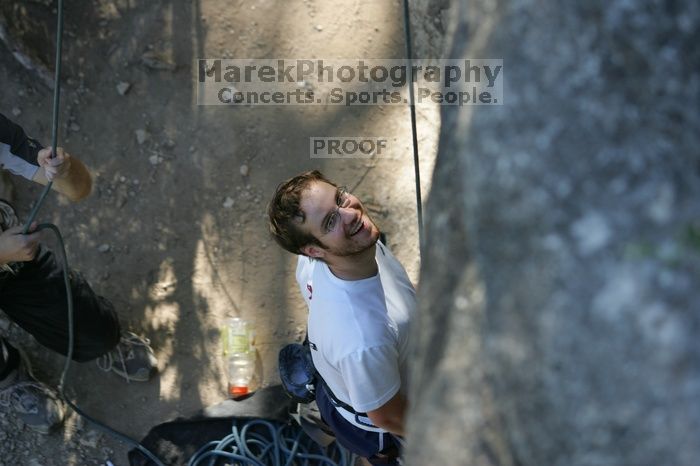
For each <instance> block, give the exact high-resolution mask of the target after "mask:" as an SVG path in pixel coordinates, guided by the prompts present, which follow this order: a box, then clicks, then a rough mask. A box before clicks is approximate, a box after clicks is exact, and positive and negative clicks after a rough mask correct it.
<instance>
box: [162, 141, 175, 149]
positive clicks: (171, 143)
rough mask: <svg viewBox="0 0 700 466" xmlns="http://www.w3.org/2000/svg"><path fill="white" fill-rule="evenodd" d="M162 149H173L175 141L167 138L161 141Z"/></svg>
mask: <svg viewBox="0 0 700 466" xmlns="http://www.w3.org/2000/svg"><path fill="white" fill-rule="evenodd" d="M163 147H165V148H166V149H172V148H174V147H175V141H173V140H172V139H170V138H168V139H166V140H165V141H163Z"/></svg>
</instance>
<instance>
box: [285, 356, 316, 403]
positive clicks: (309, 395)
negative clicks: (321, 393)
mask: <svg viewBox="0 0 700 466" xmlns="http://www.w3.org/2000/svg"><path fill="white" fill-rule="evenodd" d="M278 362H279V371H280V379H281V380H282V388H284V391H285V392H286V393H287V395H289V396H290V397H291V398H292V399H293V400H294V401H296V402H297V403H310V402H312V401H314V400H315V399H316V387H317V386H318V379H319V378H318V373H317V372H316V368H315V367H314V363H313V360H312V359H311V350H310V349H309V345H308V344H304V345H302V344H299V343H291V344H289V345H287V346H285V347H284V348H282V349H281V350H280V353H279V361H278Z"/></svg>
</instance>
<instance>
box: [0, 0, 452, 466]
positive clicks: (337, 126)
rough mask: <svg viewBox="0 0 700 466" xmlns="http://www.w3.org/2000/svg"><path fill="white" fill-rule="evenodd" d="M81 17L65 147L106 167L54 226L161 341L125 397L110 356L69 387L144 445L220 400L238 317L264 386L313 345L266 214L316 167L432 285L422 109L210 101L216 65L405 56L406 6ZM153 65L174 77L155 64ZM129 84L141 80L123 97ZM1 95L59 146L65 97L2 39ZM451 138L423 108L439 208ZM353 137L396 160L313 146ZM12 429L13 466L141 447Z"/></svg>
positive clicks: (125, 314) (58, 363) (75, 260)
mask: <svg viewBox="0 0 700 466" xmlns="http://www.w3.org/2000/svg"><path fill="white" fill-rule="evenodd" d="M66 8H67V9H66V36H65V40H66V42H65V44H64V48H65V62H64V63H65V65H64V66H65V72H64V81H63V82H64V85H63V92H62V95H61V102H62V105H61V115H60V117H61V131H60V138H59V144H60V145H62V146H64V147H65V148H66V149H67V150H68V151H69V152H70V153H72V154H73V155H75V156H77V157H79V158H80V159H81V160H83V161H84V162H85V163H86V164H87V165H88V166H89V167H90V169H91V170H92V173H93V174H94V180H95V186H94V192H93V194H92V196H91V197H90V198H88V199H87V200H85V201H83V202H81V203H79V204H70V203H69V202H67V201H66V200H65V199H62V198H60V197H58V196H55V195H52V196H51V197H50V198H49V199H48V200H47V202H46V203H45V205H44V206H43V208H42V210H41V212H40V216H39V218H40V220H41V221H44V222H46V221H48V222H53V223H55V224H56V225H58V226H59V228H60V229H61V231H62V233H63V235H64V237H65V240H66V243H67V249H68V256H69V261H70V264H71V266H73V267H75V268H78V269H80V270H81V271H83V273H85V275H86V276H87V278H88V279H89V281H90V282H91V283H92V284H93V287H94V288H95V289H96V290H97V291H98V292H99V293H100V294H103V295H104V296H106V297H108V298H109V299H110V300H112V301H113V302H114V304H115V305H116V307H117V309H118V313H119V315H120V317H121V319H122V321H123V322H124V325H125V326H126V327H129V328H131V329H132V330H134V331H135V332H137V333H139V334H141V335H143V336H146V337H148V338H150V340H151V342H152V346H153V348H154V349H155V351H156V354H157V356H158V359H159V371H160V374H159V376H158V377H156V378H154V379H153V380H152V381H150V382H149V383H145V384H137V383H132V384H130V385H127V384H126V383H125V382H123V381H122V380H120V379H119V378H118V377H117V376H116V375H114V374H105V373H103V372H102V371H100V369H98V368H97V367H96V365H95V364H94V363H86V364H75V365H74V366H73V369H72V372H71V374H72V375H71V380H70V381H69V386H70V392H71V393H73V395H74V400H76V401H77V402H78V404H79V405H80V406H81V407H82V408H83V409H85V410H86V411H87V412H89V413H91V414H92V415H94V416H95V417H97V418H99V419H101V420H104V421H107V422H108V423H109V424H110V425H112V426H113V427H115V428H117V429H118V430H121V431H122V432H125V433H127V434H128V435H130V436H132V437H134V438H136V439H141V438H142V437H143V436H144V435H145V434H146V433H147V432H148V430H149V429H150V428H151V427H153V426H155V425H157V424H159V423H162V422H164V421H167V420H171V419H173V418H176V417H180V416H182V417H188V416H192V415H194V414H195V413H197V412H198V411H199V410H201V409H202V408H203V407H206V406H211V405H213V404H216V403H219V402H221V401H222V400H224V399H225V398H226V386H225V378H224V368H223V364H222V362H223V361H222V358H221V357H220V348H219V328H220V326H221V324H222V321H223V319H224V318H226V317H228V316H242V317H244V318H246V319H248V320H250V321H252V322H254V326H255V329H256V332H257V348H258V350H259V353H260V356H261V358H262V362H263V374H262V380H263V386H266V385H270V384H275V383H277V382H278V376H277V366H276V360H277V352H278V350H279V348H280V347H281V346H283V345H284V344H286V343H289V342H291V341H295V340H299V339H300V338H301V337H302V335H303V333H304V327H305V316H306V309H305V306H304V304H303V301H302V300H301V298H300V296H298V291H297V288H296V284H295V282H294V274H293V270H294V262H295V260H294V257H292V256H291V255H290V254H287V253H285V252H283V251H282V250H281V249H279V248H278V247H277V246H276V245H275V244H274V242H272V241H271V239H270V238H269V236H268V234H267V228H266V220H265V207H266V204H267V202H268V200H269V198H270V196H271V194H272V192H273V190H274V188H275V186H276V185H277V184H278V183H279V182H280V181H282V180H283V179H286V178H288V177H290V176H292V175H294V174H296V173H298V172H300V171H303V170H307V169H311V168H318V169H321V170H322V171H323V172H324V173H325V174H326V175H327V176H329V177H330V178H331V179H334V180H336V181H337V182H338V183H340V184H345V185H347V186H348V187H350V188H351V190H352V192H354V193H356V194H357V195H358V196H359V197H360V198H361V199H363V200H364V201H365V202H366V204H367V205H368V207H369V209H370V212H371V213H372V214H373V215H374V217H375V220H376V221H377V223H378V224H379V225H380V227H381V228H382V229H383V230H384V231H385V232H386V234H387V236H388V238H389V240H388V243H389V246H390V247H391V248H392V250H393V251H394V252H395V254H396V255H397V257H398V258H399V260H401V262H402V263H403V264H404V265H405V267H406V269H407V270H408V272H409V275H410V276H411V278H412V279H413V280H414V281H417V280H418V270H419V264H420V259H419V255H418V236H417V221H416V213H415V212H416V210H415V193H414V178H413V176H414V171H413V170H414V168H413V162H412V149H411V127H410V119H409V112H408V109H407V108H406V107H400V106H383V107H382V106H361V107H350V108H346V107H341V106H324V105H314V106H309V107H301V106H279V107H267V108H265V107H203V106H197V105H196V95H195V87H194V84H193V83H194V74H193V70H196V68H194V66H193V64H194V63H195V60H196V59H198V58H218V57H222V58H234V57H235V58H260V57H267V58H277V57H284V58H286V57H291V58H323V57H328V58H358V57H374V58H402V57H403V56H404V42H403V29H402V27H403V26H402V16H401V4H400V2H398V1H394V0H391V1H390V0H383V1H381V2H376V1H369V0H368V1H360V0H355V1H348V2H332V1H314V0H286V1H282V0H277V1H273V0H260V1H246V2H241V1H233V2H232V1H227V0H198V1H194V2H190V1H185V0H183V1H165V0H157V1H143V0H142V1H134V0H116V1H111V0H95V1H92V2H67V6H66ZM144 53H149V54H151V56H156V57H158V60H161V61H162V62H163V63H166V64H170V65H174V66H165V68H168V69H164V70H156V69H152V68H151V67H149V66H146V65H144V63H143V60H142V57H143V55H144ZM120 82H127V83H129V84H130V88H129V90H128V92H127V93H126V94H125V95H121V94H120V93H119V92H118V91H117V85H118V84H119V83H120ZM0 83H2V84H1V85H0V111H2V112H3V113H4V114H6V115H7V116H9V117H10V118H12V119H14V120H15V121H17V122H18V123H20V124H21V125H22V126H23V127H24V128H25V129H26V130H27V131H28V133H30V134H31V135H32V136H34V137H36V138H38V139H40V140H42V141H44V143H45V144H48V143H49V142H50V141H49V138H50V126H51V99H52V93H51V90H50V89H49V88H48V87H47V86H46V85H45V84H44V83H43V81H42V80H41V79H40V78H39V77H38V75H37V73H36V72H32V71H28V70H27V69H25V68H24V67H23V66H21V65H20V64H19V63H18V62H17V60H15V58H14V57H13V55H12V54H11V53H10V51H9V50H8V48H7V47H5V46H4V45H0ZM438 130H439V113H438V110H437V109H434V108H425V107H419V111H418V131H419V141H420V145H419V148H420V154H421V174H422V181H423V187H422V189H423V194H424V196H426V195H427V193H428V191H429V180H430V175H431V172H432V166H433V160H434V157H435V153H436V145H437V134H438ZM137 131H144V132H145V136H146V140H145V141H143V142H142V143H139V141H138V140H137V137H136V132H137ZM337 135H343V136H346V135H347V136H386V137H387V138H388V141H389V147H388V149H389V151H390V152H391V154H392V157H391V158H382V159H377V160H348V159H334V160H329V159H325V160H321V159H312V158H311V157H310V154H309V137H311V136H337ZM243 165H246V166H247V168H248V173H247V174H246V175H243V174H242V170H241V167H242V166H243ZM244 171H245V170H244ZM16 186H17V188H18V206H19V210H20V213H21V215H22V216H24V217H25V218H26V216H27V215H28V212H29V209H30V206H31V204H32V203H33V202H34V200H35V199H37V197H38V195H39V193H40V189H39V188H38V187H35V186H31V185H30V184H29V183H28V182H25V181H24V180H20V179H16ZM45 236H46V242H47V243H49V244H52V243H53V240H52V239H51V237H50V234H48V233H46V235H45ZM2 322H3V321H2V319H0V323H2ZM0 332H2V333H3V334H5V335H10V336H11V338H13V339H14V340H15V341H17V342H20V343H21V344H22V345H23V346H24V347H25V348H27V350H28V351H29V353H30V355H31V356H32V360H33V362H34V363H35V365H36V366H37V368H38V372H39V374H40V375H41V378H42V379H43V380H45V381H47V382H49V383H50V384H55V383H56V382H57V380H58V378H59V376H60V371H61V368H62V364H63V358H62V357H60V356H58V355H56V354H53V353H50V352H49V351H47V350H44V349H43V348H41V347H39V346H38V345H37V344H36V343H35V342H33V340H32V339H31V338H30V337H28V336H27V335H26V334H23V332H21V331H20V330H19V329H17V328H16V327H14V326H11V325H10V326H8V322H7V321H6V320H4V324H3V326H2V327H0ZM0 425H1V426H2V431H0V434H1V435H2V438H0V441H1V442H2V443H0V450H2V452H1V454H0V465H5V466H9V465H20V464H21V465H25V464H26V465H31V466H39V465H42V466H51V465H53V466H58V465H93V464H104V462H105V460H107V459H109V460H111V461H112V463H113V464H114V465H116V466H123V465H126V464H128V461H127V459H126V451H127V448H126V447H125V446H124V445H122V444H121V443H119V442H118V441H115V440H113V439H111V438H109V437H106V436H104V435H103V434H100V433H98V432H96V431H94V430H93V429H92V428H91V427H90V426H89V425H86V424H84V423H82V422H81V421H80V420H79V419H78V418H77V416H76V415H75V414H70V415H69V417H68V419H67V421H66V425H65V427H64V428H63V429H61V430H60V431H58V432H55V433H53V434H51V435H49V436H41V435H36V434H33V433H31V432H29V431H27V430H26V429H21V426H18V425H17V422H16V420H13V419H12V418H11V417H8V416H4V415H3V416H2V417H0Z"/></svg>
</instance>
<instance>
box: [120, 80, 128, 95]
mask: <svg viewBox="0 0 700 466" xmlns="http://www.w3.org/2000/svg"><path fill="white" fill-rule="evenodd" d="M129 89H131V83H128V82H125V81H122V82H120V83H119V84H117V92H118V93H119V95H126V93H127V92H129Z"/></svg>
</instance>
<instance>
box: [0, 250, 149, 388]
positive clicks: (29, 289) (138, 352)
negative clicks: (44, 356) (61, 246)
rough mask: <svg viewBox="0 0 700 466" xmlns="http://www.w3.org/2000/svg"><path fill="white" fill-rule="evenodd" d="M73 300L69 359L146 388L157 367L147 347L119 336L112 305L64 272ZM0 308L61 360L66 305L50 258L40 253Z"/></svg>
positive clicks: (58, 270)
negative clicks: (93, 363)
mask: <svg viewBox="0 0 700 466" xmlns="http://www.w3.org/2000/svg"><path fill="white" fill-rule="evenodd" d="M69 279H70V286H71V294H72V297H73V337H74V342H73V359H74V360H75V361H78V362H84V361H91V360H97V362H98V365H99V366H100V367H101V368H102V369H104V370H105V371H108V372H109V371H112V372H115V373H116V374H118V375H120V376H121V377H123V378H125V379H126V380H127V381H135V382H146V381H148V380H149V379H150V377H151V375H152V374H153V372H155V371H156V367H157V361H156V358H155V355H154V353H153V350H152V349H151V347H150V346H149V342H148V340H146V339H143V338H141V337H139V336H137V335H135V334H134V333H131V332H123V333H122V332H121V330H120V326H119V320H118V319H117V314H116V312H115V311H114V306H113V305H112V303H111V302H110V301H109V300H107V299H106V298H103V297H102V296H99V295H97V294H96V293H95V292H94V291H93V290H92V288H91V287H90V284H89V283H88V282H87V281H86V280H85V278H84V277H83V276H82V274H80V273H79V272H77V271H75V270H71V271H70V272H69ZM10 289H11V291H10V292H8V293H3V295H2V296H1V297H0V308H2V309H3V310H4V311H5V312H6V313H7V315H8V316H9V317H10V319H12V320H13V321H14V322H15V323H17V325H19V326H20V327H22V328H23V329H25V330H26V331H27V332H29V333H30V334H32V335H33V336H34V337H35V338H36V339H37V341H38V342H39V343H41V344H42V345H44V346H46V347H48V348H50V349H52V350H54V351H56V352H59V353H61V354H63V355H67V352H68V342H69V338H68V304H67V296H66V290H65V283H64V279H63V270H62V269H61V268H59V267H58V265H57V264H56V258H55V256H54V254H53V253H52V252H51V251H49V250H48V249H45V248H41V249H40V252H39V254H38V255H37V257H36V258H35V259H34V260H33V261H31V262H27V263H25V264H24V265H23V267H22V268H21V269H20V270H19V272H18V273H17V274H16V275H15V276H13V277H12V286H11V287H5V291H8V290H10Z"/></svg>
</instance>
